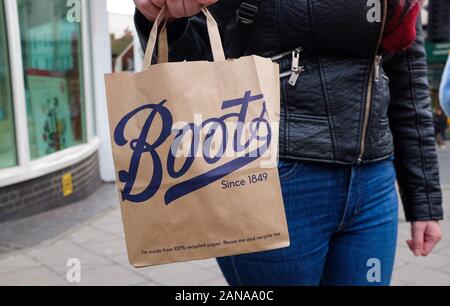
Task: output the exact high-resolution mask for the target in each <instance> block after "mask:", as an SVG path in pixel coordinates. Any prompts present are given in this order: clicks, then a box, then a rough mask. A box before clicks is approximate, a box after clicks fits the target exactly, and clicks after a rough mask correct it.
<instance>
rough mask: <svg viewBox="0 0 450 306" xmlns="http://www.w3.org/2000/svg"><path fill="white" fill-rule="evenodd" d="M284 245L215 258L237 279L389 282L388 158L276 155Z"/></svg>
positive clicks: (392, 234)
mask: <svg viewBox="0 0 450 306" xmlns="http://www.w3.org/2000/svg"><path fill="white" fill-rule="evenodd" d="M279 171H280V178H281V185H282V189H283V197H284V202H285V207H286V214H287V220H288V226H289V233H290V237H291V246H290V247H289V248H284V249H279V250H274V251H267V252H261V253H253V254H245V255H239V256H233V257H226V258H218V263H219V265H220V267H221V269H222V272H223V274H224V276H225V278H226V279H227V281H228V283H229V284H230V285H232V286H240V285H250V286H251V285H256V286H259V285H273V286H276V285H281V286H283V285H307V286H319V285H324V286H347V285H355V286H366V285H367V286H369V285H389V284H390V281H391V276H392V270H393V266H394V258H395V250H396V244H397V225H398V198H397V192H396V189H395V180H396V174H395V170H394V166H393V161H392V160H388V161H383V162H378V163H374V164H369V165H364V166H355V167H350V166H337V165H327V164H321V163H309V162H296V163H291V162H280V165H279Z"/></svg>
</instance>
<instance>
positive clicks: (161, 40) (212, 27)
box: [143, 6, 225, 70]
mask: <svg viewBox="0 0 450 306" xmlns="http://www.w3.org/2000/svg"><path fill="white" fill-rule="evenodd" d="M166 11H167V8H166V6H163V8H162V9H161V11H160V13H159V15H158V17H156V20H155V22H154V24H153V27H152V30H151V32H150V35H149V38H148V44H147V50H146V51H145V56H144V65H143V70H148V69H149V68H150V66H151V65H152V57H153V53H154V52H155V47H156V41H157V40H158V63H159V64H160V63H167V62H168V61H169V46H168V39H167V20H164V23H163V25H162V28H161V31H160V33H159V35H158V28H159V26H160V25H161V22H162V19H163V18H164V17H165V15H166ZM202 13H203V14H204V15H205V17H206V25H207V27H208V36H209V40H210V43H211V50H212V54H213V58H214V61H215V62H217V61H224V60H225V53H224V51H223V46H222V41H221V39H220V33H219V27H218V25H217V22H216V20H215V19H214V17H213V16H212V15H211V13H210V12H209V10H208V8H207V7H206V6H203V7H202Z"/></svg>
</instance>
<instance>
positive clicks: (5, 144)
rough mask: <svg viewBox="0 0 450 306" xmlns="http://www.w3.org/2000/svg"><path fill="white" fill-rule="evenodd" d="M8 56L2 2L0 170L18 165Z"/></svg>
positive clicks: (0, 19)
mask: <svg viewBox="0 0 450 306" xmlns="http://www.w3.org/2000/svg"><path fill="white" fill-rule="evenodd" d="M8 56H9V55H8V41H7V37H6V21H5V10H4V7H3V1H0V169H3V168H8V167H13V166H16V165H17V154H16V141H15V135H14V113H13V104H12V95H11V80H10V76H9V72H10V71H9V58H8Z"/></svg>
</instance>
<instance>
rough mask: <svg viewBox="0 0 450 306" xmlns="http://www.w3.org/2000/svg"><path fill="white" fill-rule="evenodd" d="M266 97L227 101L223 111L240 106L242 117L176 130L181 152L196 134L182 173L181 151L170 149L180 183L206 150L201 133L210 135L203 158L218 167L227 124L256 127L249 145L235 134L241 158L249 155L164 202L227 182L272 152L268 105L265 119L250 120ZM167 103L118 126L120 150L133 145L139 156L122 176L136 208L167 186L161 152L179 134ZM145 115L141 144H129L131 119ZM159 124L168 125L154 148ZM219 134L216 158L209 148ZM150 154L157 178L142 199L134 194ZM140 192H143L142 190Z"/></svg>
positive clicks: (170, 168) (172, 192)
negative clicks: (251, 108)
mask: <svg viewBox="0 0 450 306" xmlns="http://www.w3.org/2000/svg"><path fill="white" fill-rule="evenodd" d="M263 98H264V96H263V95H255V96H252V95H251V92H250V91H248V92H246V93H245V95H244V97H243V98H239V99H234V100H228V101H224V102H223V104H222V110H228V109H231V108H236V107H239V108H240V110H239V112H232V113H228V114H226V115H224V116H222V117H220V118H211V119H208V120H206V121H204V122H203V123H201V124H200V125H196V124H194V123H189V124H188V125H186V126H185V127H183V128H182V129H179V130H176V131H175V132H176V135H175V138H174V140H173V143H172V147H175V148H178V147H179V144H180V143H181V142H182V141H183V139H184V138H185V137H186V135H187V134H188V133H192V134H193V139H194V140H193V141H191V144H190V148H189V155H188V156H187V157H186V160H185V161H184V163H183V165H182V166H181V169H179V170H176V169H175V164H176V161H177V159H178V158H179V157H177V156H176V154H175V153H176V152H174V151H176V150H169V152H168V156H167V165H166V167H167V173H168V175H169V176H170V177H172V178H174V179H177V178H181V177H183V176H184V175H185V174H186V173H187V172H188V171H189V169H191V167H192V166H193V164H194V162H195V161H196V156H197V153H198V150H199V147H200V146H199V141H198V139H200V138H201V131H202V130H203V129H206V130H207V131H208V132H207V133H206V137H205V141H204V145H205V148H204V150H203V154H202V156H203V160H204V161H205V162H206V163H207V164H210V165H213V164H216V163H217V162H219V161H220V160H221V159H222V157H223V155H224V152H225V151H226V150H227V143H228V135H227V129H226V123H225V121H227V120H230V119H235V120H236V121H237V123H240V124H241V126H242V125H243V124H244V123H246V122H249V123H250V125H249V126H250V127H249V129H248V130H247V133H249V137H248V139H247V141H244V142H243V141H242V139H243V136H244V130H243V129H242V128H240V129H239V128H236V131H235V132H234V135H233V150H234V152H236V153H241V154H242V155H243V156H241V157H238V158H236V159H234V160H232V161H230V162H228V163H226V164H224V165H221V166H218V167H216V168H214V169H211V170H210V171H207V172H206V173H203V174H201V175H199V176H197V177H194V178H191V179H188V180H186V181H184V182H181V183H179V184H176V185H174V186H172V187H171V188H169V189H168V190H167V192H166V194H165V197H164V200H165V203H166V204H167V205H169V204H171V203H172V202H174V201H175V200H177V199H179V198H181V197H184V196H186V195H188V194H190V193H192V192H194V191H196V190H199V189H201V188H204V187H206V186H208V185H210V184H212V183H214V182H216V181H218V180H220V179H222V178H224V177H225V176H227V175H229V174H230V173H233V172H234V171H237V170H239V169H241V168H243V167H245V166H246V165H248V164H250V163H252V162H254V161H256V160H258V159H259V158H261V156H263V155H264V154H265V153H266V152H267V150H268V149H269V146H270V143H271V141H272V131H271V125H270V123H269V121H268V119H267V118H266V117H267V108H266V103H265V101H262V102H263V103H262V106H261V112H260V115H259V116H258V117H256V118H251V119H250V120H249V119H247V116H248V109H249V106H250V104H251V103H253V102H257V101H261V100H262V99H263ZM166 103H167V100H164V101H162V102H161V103H159V104H147V105H143V106H141V107H139V108H137V109H135V110H133V111H132V112H130V113H129V114H127V115H126V116H125V117H123V118H122V120H120V122H119V123H118V125H117V126H116V129H115V131H114V141H115V143H116V144H117V145H118V146H120V147H123V146H126V145H127V144H129V146H130V149H131V150H132V151H133V154H132V157H131V161H130V166H129V169H128V171H125V170H120V171H119V181H120V182H121V183H124V184H125V186H124V188H123V190H122V200H123V201H130V202H132V203H142V202H145V201H147V200H149V199H151V198H152V197H153V196H154V195H155V194H156V193H157V192H158V190H159V188H160V187H161V183H162V180H163V165H162V162H161V158H160V156H159V155H158V153H157V149H158V147H160V146H161V145H162V144H164V143H165V142H166V141H167V140H168V138H169V137H170V136H171V135H172V134H173V132H174V131H172V126H173V117H172V114H171V113H170V111H169V109H168V108H166V107H165V104H166ZM141 112H145V114H147V113H148V117H147V119H146V120H145V123H144V125H143V127H142V130H141V131H140V134H139V135H138V138H137V139H132V140H127V139H126V136H125V131H126V128H127V125H128V123H129V121H130V120H131V119H133V118H134V117H135V116H136V115H138V114H140V113H141ZM156 119H160V121H161V122H162V126H161V131H160V135H159V137H158V138H157V139H156V140H155V141H154V143H151V144H150V143H148V138H149V134H150V131H151V130H152V124H153V122H154V121H155V120H156ZM262 126H265V128H266V131H267V132H266V133H265V135H259V132H260V129H261V127H262ZM207 127H208V128H207ZM218 132H221V133H222V134H220V135H221V137H220V139H221V143H220V148H219V150H218V153H216V154H215V156H211V154H210V153H209V151H208V150H206V149H207V148H210V147H211V146H212V139H213V137H214V136H215V135H216V133H218ZM151 134H152V136H153V135H155V131H154V130H152V133H151ZM254 141H257V142H258V145H259V144H261V145H259V146H258V147H257V148H256V149H254V150H253V151H250V152H247V151H246V150H248V149H249V147H250V146H251V144H252V143H253V142H254ZM144 155H145V156H149V157H150V159H151V163H152V164H153V173H152V174H151V175H150V182H149V183H148V185H147V187H146V188H145V190H143V191H141V192H140V193H139V194H132V192H133V188H134V185H135V183H136V179H137V175H138V170H139V165H140V164H141V160H142V158H143V156H144ZM140 188H142V187H141V186H140Z"/></svg>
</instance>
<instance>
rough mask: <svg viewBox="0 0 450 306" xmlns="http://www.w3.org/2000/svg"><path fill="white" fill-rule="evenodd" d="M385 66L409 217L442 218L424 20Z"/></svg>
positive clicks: (390, 112)
mask: <svg viewBox="0 0 450 306" xmlns="http://www.w3.org/2000/svg"><path fill="white" fill-rule="evenodd" d="M384 68H385V71H386V74H387V75H388V77H389V78H390V91H391V102H390V107H389V119H390V125H391V130H392V133H393V136H394V146H395V155H396V160H395V166H396V169H397V176H398V183H399V187H400V193H401V197H402V200H403V205H404V210H405V214H406V218H407V220H408V221H430V220H442V219H443V211H442V191H441V186H440V181H439V165H438V157H437V150H436V144H435V131H434V125H433V114H432V110H431V99H430V93H429V85H428V79H427V68H428V67H427V61H426V53H425V48H424V37H423V32H422V25H421V23H420V21H418V23H417V38H416V41H415V42H414V44H413V45H412V47H410V48H409V49H407V50H405V51H403V52H401V53H398V54H395V55H393V56H392V57H391V58H389V59H387V61H386V62H385V64H384Z"/></svg>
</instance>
